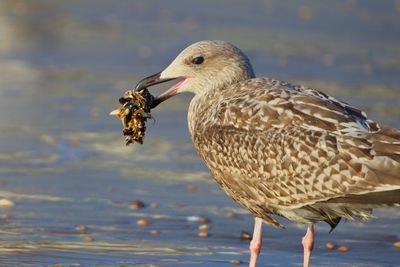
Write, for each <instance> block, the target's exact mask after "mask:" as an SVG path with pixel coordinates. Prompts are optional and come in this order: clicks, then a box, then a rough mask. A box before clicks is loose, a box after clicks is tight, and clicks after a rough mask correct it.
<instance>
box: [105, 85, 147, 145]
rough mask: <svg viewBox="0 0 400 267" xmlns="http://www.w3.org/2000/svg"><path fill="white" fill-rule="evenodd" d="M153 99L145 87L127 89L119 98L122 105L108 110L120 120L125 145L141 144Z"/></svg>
mask: <svg viewBox="0 0 400 267" xmlns="http://www.w3.org/2000/svg"><path fill="white" fill-rule="evenodd" d="M153 100H154V97H153V96H152V95H151V94H150V93H149V91H148V90H147V88H142V89H140V90H128V91H126V92H125V93H124V95H123V96H122V97H121V98H120V99H119V103H120V104H121V105H122V107H120V108H118V109H115V110H113V111H111V112H110V115H115V116H116V117H117V118H119V119H120V120H121V122H122V126H123V129H122V133H123V135H124V136H126V137H125V144H126V145H129V144H131V143H133V142H136V143H139V144H143V138H144V135H145V132H146V121H147V119H151V118H152V116H151V112H150V109H151V105H152V102H153Z"/></svg>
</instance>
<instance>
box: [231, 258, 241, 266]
mask: <svg viewBox="0 0 400 267" xmlns="http://www.w3.org/2000/svg"><path fill="white" fill-rule="evenodd" d="M231 263H232V264H235V265H240V264H242V261H241V260H238V259H235V260H231Z"/></svg>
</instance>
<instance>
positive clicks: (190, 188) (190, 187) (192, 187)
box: [186, 184, 197, 193]
mask: <svg viewBox="0 0 400 267" xmlns="http://www.w3.org/2000/svg"><path fill="white" fill-rule="evenodd" d="M186 189H187V191H189V192H191V193H194V192H197V186H195V185H194V184H188V185H187V187H186Z"/></svg>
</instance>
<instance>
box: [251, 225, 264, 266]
mask: <svg viewBox="0 0 400 267" xmlns="http://www.w3.org/2000/svg"><path fill="white" fill-rule="evenodd" d="M261 246H262V220H261V219H260V218H255V219H254V232H253V239H252V240H251V242H250V264H249V267H255V266H256V262H257V257H258V255H259V254H260V250H261Z"/></svg>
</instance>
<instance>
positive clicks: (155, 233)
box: [149, 230, 160, 235]
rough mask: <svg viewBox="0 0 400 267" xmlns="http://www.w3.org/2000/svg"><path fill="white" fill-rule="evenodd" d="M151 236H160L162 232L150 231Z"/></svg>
mask: <svg viewBox="0 0 400 267" xmlns="http://www.w3.org/2000/svg"><path fill="white" fill-rule="evenodd" d="M149 233H150V234H151V235H158V234H159V233H160V231H158V230H150V232H149Z"/></svg>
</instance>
